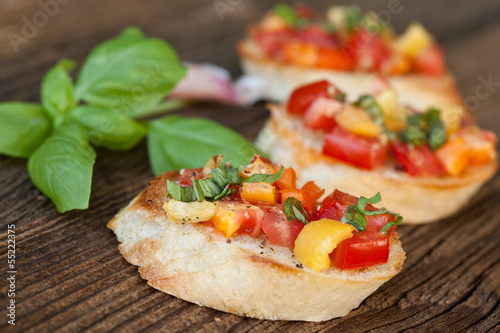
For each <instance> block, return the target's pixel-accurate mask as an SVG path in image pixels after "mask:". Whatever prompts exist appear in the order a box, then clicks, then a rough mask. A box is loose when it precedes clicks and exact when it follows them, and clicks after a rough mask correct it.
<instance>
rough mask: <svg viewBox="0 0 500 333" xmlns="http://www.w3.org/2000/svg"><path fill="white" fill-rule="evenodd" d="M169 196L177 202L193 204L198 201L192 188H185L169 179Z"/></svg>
mask: <svg viewBox="0 0 500 333" xmlns="http://www.w3.org/2000/svg"><path fill="white" fill-rule="evenodd" d="M167 196H168V197H170V198H174V199H175V200H177V201H183V202H192V201H196V194H195V193H194V189H193V188H192V187H187V186H186V187H183V186H180V185H179V184H176V183H174V182H173V181H171V180H170V179H167Z"/></svg>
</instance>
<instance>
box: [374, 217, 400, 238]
mask: <svg viewBox="0 0 500 333" xmlns="http://www.w3.org/2000/svg"><path fill="white" fill-rule="evenodd" d="M388 214H391V215H394V216H396V217H397V218H396V221H394V222H392V221H389V222H387V223H386V224H385V225H384V226H383V227H382V228H380V230H379V232H381V233H383V234H384V236H387V232H388V231H389V230H391V228H392V227H393V226H395V225H400V224H401V223H402V222H403V217H402V216H401V215H399V214H395V213H392V212H388Z"/></svg>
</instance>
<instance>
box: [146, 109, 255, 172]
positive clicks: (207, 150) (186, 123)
mask: <svg viewBox="0 0 500 333" xmlns="http://www.w3.org/2000/svg"><path fill="white" fill-rule="evenodd" d="M147 137H148V151H149V159H150V162H151V166H152V168H153V172H154V173H155V174H156V175H158V174H160V173H162V172H164V171H167V170H178V169H182V168H189V169H193V168H198V167H200V165H204V164H205V163H206V161H207V160H208V159H209V158H210V157H212V156H213V155H215V154H224V155H225V156H226V159H225V160H226V161H228V162H231V163H232V165H235V166H236V165H245V164H246V163H248V161H249V160H251V159H252V157H253V156H254V155H255V154H261V153H260V152H259V151H258V149H257V148H255V146H253V144H251V143H250V142H248V141H247V140H246V139H245V138H244V137H243V136H241V135H240V134H239V133H237V132H235V131H233V130H231V129H229V128H227V127H224V126H222V125H220V124H218V123H216V122H214V121H212V120H209V119H205V118H185V117H181V116H177V115H175V116H167V117H164V118H161V119H159V120H156V121H153V122H151V123H150V126H149V131H148V135H147Z"/></svg>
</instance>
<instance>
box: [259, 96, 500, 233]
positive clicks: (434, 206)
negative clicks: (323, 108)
mask: <svg viewBox="0 0 500 333" xmlns="http://www.w3.org/2000/svg"><path fill="white" fill-rule="evenodd" d="M269 109H270V110H271V117H270V118H269V120H268V121H267V123H266V124H265V126H264V128H263V129H262V131H261V132H260V133H259V136H258V138H257V142H256V144H257V147H259V148H260V149H261V150H262V151H264V152H266V153H268V154H269V155H270V157H271V159H272V160H273V161H275V162H278V163H281V164H283V165H289V166H291V167H293V168H294V169H295V171H296V172H297V180H298V182H299V183H303V182H305V180H314V181H315V182H316V183H317V184H318V185H319V186H321V187H324V188H325V189H326V193H328V192H329V191H332V190H333V189H335V188H337V189H339V190H341V191H345V192H348V193H351V194H352V195H355V196H358V197H359V196H361V195H364V196H372V195H374V194H376V193H377V192H380V194H381V195H382V201H381V202H380V204H379V205H380V206H384V207H386V208H387V209H389V210H391V211H395V212H398V213H400V214H401V215H402V216H404V217H405V219H404V223H406V224H408V223H411V224H418V223H427V222H432V221H436V220H439V219H443V218H445V217H448V216H450V215H452V214H453V213H455V212H457V211H458V210H459V209H460V208H462V207H464V206H465V205H466V204H467V202H468V201H469V200H470V198H471V197H472V196H473V195H474V194H476V193H477V192H478V191H479V189H480V188H481V186H482V185H483V184H484V183H485V182H486V181H488V180H489V179H490V178H491V177H493V175H494V174H495V172H496V170H497V168H498V163H497V161H492V162H491V163H489V164H487V165H484V166H478V167H469V168H468V169H467V171H466V172H465V174H463V175H461V176H459V177H452V176H446V177H439V178H436V177H428V178H416V177H410V176H408V175H407V174H406V173H405V172H401V171H397V170H396V165H395V161H392V163H391V161H388V162H387V163H386V165H385V166H384V167H382V168H379V169H376V170H364V169H360V168H357V167H355V166H352V165H349V164H346V163H344V162H341V161H339V160H336V159H334V158H331V157H328V156H326V155H323V154H322V153H321V151H322V144H323V141H324V137H323V135H324V134H323V133H322V132H321V131H311V130H309V129H307V128H305V127H304V126H303V124H302V121H301V120H300V119H299V118H297V117H293V116H290V115H288V114H287V113H286V111H285V110H284V108H283V107H282V106H279V105H274V104H270V105H269ZM301 180H302V181H301Z"/></svg>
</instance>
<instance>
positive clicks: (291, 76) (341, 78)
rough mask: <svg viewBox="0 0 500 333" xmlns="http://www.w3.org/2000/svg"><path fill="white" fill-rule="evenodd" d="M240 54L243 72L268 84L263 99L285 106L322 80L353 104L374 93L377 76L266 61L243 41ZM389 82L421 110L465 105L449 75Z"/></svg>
mask: <svg viewBox="0 0 500 333" xmlns="http://www.w3.org/2000/svg"><path fill="white" fill-rule="evenodd" d="M237 50H238V53H239V56H240V62H241V66H242V68H243V72H244V73H245V74H247V75H250V76H255V77H258V78H261V79H262V80H263V81H264V82H266V89H265V91H264V92H263V93H264V95H265V96H263V97H265V98H267V99H269V100H272V101H277V102H285V101H286V100H287V99H288V97H289V96H290V94H291V93H292V92H293V90H294V89H295V88H297V87H298V86H300V85H304V84H307V83H312V82H315V81H319V80H329V81H330V82H332V83H333V84H335V85H336V86H337V87H339V88H340V89H341V90H342V91H343V92H345V93H346V95H347V97H348V99H349V101H352V102H354V101H355V100H357V99H358V98H359V96H361V95H362V94H366V93H369V92H370V91H371V86H372V84H373V82H374V80H375V79H376V77H377V74H375V73H361V72H356V73H354V72H345V71H336V70H329V69H317V68H305V67H299V66H295V65H289V64H283V63H279V62H277V61H274V60H273V59H270V58H269V57H266V56H265V55H264V53H263V51H262V50H261V49H260V47H259V46H258V45H257V44H256V43H255V42H254V41H253V40H251V39H246V40H244V41H241V42H240V43H239V44H238V47H237ZM388 81H389V84H390V85H391V87H392V88H394V90H395V91H396V93H397V95H398V99H399V101H400V102H401V103H402V104H403V105H407V106H411V107H413V108H415V109H417V110H425V109H427V108H429V107H431V106H438V105H450V106H452V105H458V106H461V105H462V104H463V103H462V96H461V95H460V93H459V91H458V89H457V86H456V83H455V78H454V77H453V75H452V74H451V73H449V72H448V73H446V74H444V75H443V76H441V77H430V76H424V75H416V74H407V75H397V76H389V77H388Z"/></svg>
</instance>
